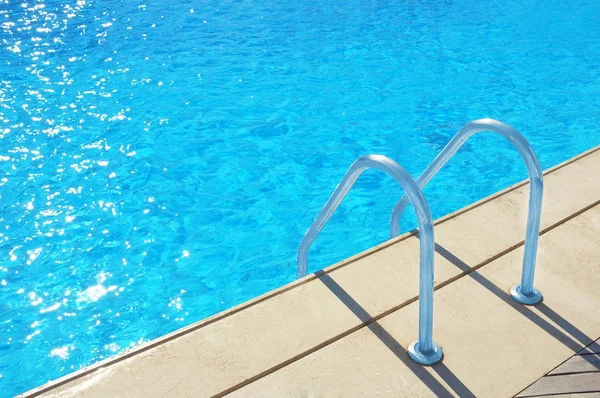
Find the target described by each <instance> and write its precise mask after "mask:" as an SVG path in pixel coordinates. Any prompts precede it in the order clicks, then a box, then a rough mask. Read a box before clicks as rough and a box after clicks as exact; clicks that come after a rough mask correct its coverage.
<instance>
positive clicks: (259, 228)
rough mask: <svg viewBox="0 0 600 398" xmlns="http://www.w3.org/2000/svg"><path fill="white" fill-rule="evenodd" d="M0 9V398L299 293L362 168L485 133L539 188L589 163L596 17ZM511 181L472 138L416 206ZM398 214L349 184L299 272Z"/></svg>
mask: <svg viewBox="0 0 600 398" xmlns="http://www.w3.org/2000/svg"><path fill="white" fill-rule="evenodd" d="M0 5H1V7H0V135H1V137H2V141H1V144H2V148H1V151H0V174H1V176H0V184H1V187H0V195H1V196H2V197H1V199H2V201H1V206H2V215H1V219H0V239H1V242H2V252H3V253H4V255H3V256H2V257H1V263H0V274H1V275H0V281H1V282H0V284H1V285H0V306H1V307H0V308H1V313H0V331H1V332H0V375H1V376H0V391H2V393H0V394H6V395H7V396H9V395H14V394H16V393H20V392H23V391H25V390H28V389H30V388H33V387H35V386H37V385H40V384H42V383H44V382H46V381H48V380H50V379H55V378H57V377H60V376H61V375H64V374H66V373H69V372H71V371H74V370H77V369H79V368H80V367H81V366H84V365H88V364H90V363H93V362H95V361H98V360H100V359H103V358H106V357H108V356H111V355H114V354H116V353H118V352H120V351H122V350H124V349H127V348H129V347H132V346H135V345H137V344H139V343H141V342H144V341H147V340H149V339H153V338H155V337H158V336H160V335H162V334H165V333H167V332H170V331H172V330H175V329H177V328H180V327H182V326H184V325H187V324H189V323H192V322H194V321H197V320H200V319H202V318H205V317H207V316H209V315H211V314H214V313H217V312H219V311H222V310H224V309H227V308H229V307H231V306H233V305H235V304H238V303H241V302H243V301H245V300H248V299H250V298H252V297H255V296H257V295H259V294H261V293H264V292H266V291H268V290H271V289H273V288H275V287H278V286H280V285H282V284H284V283H286V282H290V281H292V280H293V279H294V275H295V255H296V249H297V245H298V243H299V242H300V239H301V238H302V235H303V234H304V232H305V230H306V229H307V228H308V226H309V225H310V223H311V221H312V220H313V218H314V217H315V216H316V215H317V213H318V211H319V210H320V208H321V206H322V205H323V204H324V203H325V201H326V200H327V198H328V196H329V195H330V193H331V192H332V190H333V188H334V187H335V186H336V184H337V183H338V182H339V180H340V178H341V177H342V175H343V174H344V172H345V171H346V169H347V168H348V166H349V165H350V164H351V163H352V161H354V160H355V159H356V158H357V157H359V156H361V155H364V154H369V153H379V154H383V155H387V156H389V157H391V158H392V159H394V160H396V161H398V162H399V163H401V164H402V165H403V166H405V167H406V168H407V169H408V170H409V171H410V172H411V173H412V174H413V175H414V176H417V175H418V174H419V173H420V172H421V171H422V170H424V169H425V167H426V166H427V165H428V164H429V163H430V162H431V160H432V159H433V158H434V157H435V155H436V154H437V153H438V152H439V151H440V149H441V148H442V147H443V146H444V145H445V144H446V142H447V141H448V140H449V139H450V138H451V136H452V135H453V134H454V133H455V132H456V131H457V130H458V129H459V128H460V127H461V126H462V125H463V124H465V123H466V122H468V121H470V120H472V119H477V118H481V117H492V118H496V119H499V120H502V121H505V122H507V123H509V124H511V125H512V126H514V127H515V128H517V129H519V130H520V131H521V132H522V133H523V134H524V135H525V136H526V137H527V138H528V139H529V140H530V141H531V144H532V145H533V147H534V148H535V149H536V151H537V153H538V156H539V157H540V161H541V163H542V165H543V167H544V168H548V167H550V166H552V165H554V164H557V163H559V162H561V161H563V160H566V159H567V158H569V157H572V156H574V155H576V154H578V153H580V152H582V151H584V150H586V149H588V148H591V147H593V146H595V145H598V144H600V131H599V130H598V129H597V128H596V125H597V124H598V122H599V117H600V113H599V110H598V107H597V101H598V98H599V97H600V31H599V30H598V29H596V27H597V23H598V18H599V17H600V3H598V2H594V1H592V0H590V1H587V0H574V1H572V2H563V1H557V0H549V1H545V2H541V1H531V0H524V1H515V0H508V1H507V2H503V3H502V4H499V3H498V2H492V1H488V0H484V1H474V0H459V1H439V2H430V4H428V3H427V2H417V1H405V2H383V1H365V0H361V1H358V0H350V1H348V2H325V3H321V4H316V3H314V2H310V1H302V0H301V1H298V2H275V1H269V0H267V1H235V2H234V1H223V2H219V1H217V2H208V3H204V4H203V3H199V2H191V1H187V2H186V1H174V2H159V1H150V0H149V1H143V0H137V1H123V2H120V1H114V0H109V1H102V2H99V1H83V0H79V1H58V0H38V1H31V2H30V1H26V0H22V2H13V1H9V0H0ZM526 176H527V174H526V171H525V167H524V166H523V164H522V161H521V160H520V158H519V155H518V154H517V153H516V151H514V149H512V148H511V147H510V146H509V144H507V143H505V142H503V141H502V139H501V138H500V137H494V136H490V135H481V136H476V137H474V138H473V139H471V140H470V141H469V142H468V143H467V145H466V146H465V147H464V148H463V149H462V150H461V151H460V152H459V154H457V156H456V157H455V158H454V159H453V160H452V161H451V162H450V163H449V164H448V166H447V167H446V168H445V169H444V170H442V172H441V173H440V175H439V176H438V177H436V178H435V179H434V180H433V181H432V182H431V183H430V184H429V186H428V187H427V188H426V189H425V193H426V196H427V198H428V200H429V203H430V206H431V208H432V212H433V214H434V217H440V216H442V215H444V214H446V213H448V212H450V211H452V210H455V209H457V208H460V207H462V206H465V205H467V204H469V203H471V202H473V201H475V200H477V199H480V198H482V197H484V196H486V195H489V194H491V193H493V192H495V191H497V190H499V189H501V188H504V187H506V186H508V185H510V184H512V183H514V182H516V181H519V180H521V179H524V178H526ZM455 184H456V186H457V187H458V188H454V185H455ZM400 195H401V192H400V190H399V188H397V185H396V184H395V183H394V182H393V180H392V179H391V178H389V177H387V176H385V175H383V174H380V173H377V172H375V171H370V172H366V173H365V174H364V175H363V176H362V177H361V178H360V180H359V182H358V183H357V185H356V187H355V189H354V190H353V191H352V192H351V193H350V195H349V197H348V198H347V199H346V201H345V202H344V203H343V204H342V205H341V207H340V209H339V210H338V211H337V212H336V214H335V215H334V216H333V218H332V219H331V221H330V222H329V224H328V225H327V226H326V228H325V229H324V231H323V233H322V234H321V235H320V236H319V238H318V239H317V241H316V243H315V246H314V248H313V250H312V251H311V256H310V263H309V266H310V268H309V271H314V270H316V269H319V268H322V267H323V266H326V265H328V264H330V263H333V262H335V261H337V260H340V259H343V258H345V257H347V256H349V255H352V254H354V253H357V252H359V251H361V250H363V249H366V248H368V247H370V246H373V245H375V244H377V243H380V242H382V241H384V240H386V239H387V234H388V223H389V217H390V213H391V210H392V208H393V205H394V204H395V202H396V200H397V199H398V198H399V197H400ZM410 217H412V216H411V215H409V216H408V217H407V220H406V221H403V226H404V227H405V228H412V227H414V226H415V221H414V219H411V218H410Z"/></svg>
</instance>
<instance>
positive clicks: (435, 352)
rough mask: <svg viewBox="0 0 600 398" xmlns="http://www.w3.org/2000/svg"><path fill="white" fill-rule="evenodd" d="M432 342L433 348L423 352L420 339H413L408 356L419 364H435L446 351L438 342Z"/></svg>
mask: <svg viewBox="0 0 600 398" xmlns="http://www.w3.org/2000/svg"><path fill="white" fill-rule="evenodd" d="M432 344H433V347H432V348H433V349H432V350H431V351H430V352H427V353H423V352H421V350H419V341H413V342H412V343H410V345H409V346H408V356H410V358H411V359H412V360H413V361H415V362H416V363H418V364H421V365H433V364H434V363H436V362H438V361H439V360H440V359H442V356H443V355H444V353H443V352H442V347H440V346H439V345H437V344H436V343H432Z"/></svg>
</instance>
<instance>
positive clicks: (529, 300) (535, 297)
mask: <svg viewBox="0 0 600 398" xmlns="http://www.w3.org/2000/svg"><path fill="white" fill-rule="evenodd" d="M510 296H511V297H512V298H513V300H515V301H516V302H517V303H521V304H525V305H534V304H537V303H539V302H540V301H542V293H540V291H539V290H537V289H536V288H535V287H534V288H533V291H532V292H531V294H528V295H524V294H523V293H521V285H517V286H513V287H512V288H511V289H510Z"/></svg>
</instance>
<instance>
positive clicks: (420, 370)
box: [318, 273, 475, 397]
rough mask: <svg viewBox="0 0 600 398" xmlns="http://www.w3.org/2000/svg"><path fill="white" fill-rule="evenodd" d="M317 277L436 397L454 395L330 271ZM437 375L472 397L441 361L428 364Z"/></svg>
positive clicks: (459, 392)
mask: <svg viewBox="0 0 600 398" xmlns="http://www.w3.org/2000/svg"><path fill="white" fill-rule="evenodd" d="M318 279H319V280H320V281H321V282H322V283H323V284H324V285H325V286H326V287H327V288H328V289H329V290H330V291H331V293H333V294H334V295H335V296H336V297H337V298H338V299H339V300H340V301H341V302H342V303H344V305H346V307H348V309H349V310H350V311H352V313H354V315H356V317H357V318H358V319H359V320H360V321H361V322H362V323H363V324H364V325H365V326H366V327H367V328H368V329H369V330H370V331H371V332H373V334H374V335H375V336H376V337H377V338H378V339H379V340H380V341H381V342H382V343H383V344H384V345H385V346H386V347H387V348H388V349H389V350H390V351H391V352H392V353H393V354H394V355H395V356H396V357H397V358H398V359H399V360H400V361H401V362H402V363H403V364H404V365H405V366H406V367H407V368H408V369H409V370H410V371H412V372H413V373H414V374H415V376H417V377H418V378H419V379H420V380H421V381H422V382H423V383H424V384H425V385H426V386H427V387H428V388H429V389H430V390H431V392H432V393H433V394H435V395H436V396H438V397H449V396H453V394H452V393H451V392H450V391H449V390H448V389H447V388H446V387H445V386H444V385H443V384H442V383H440V382H439V381H438V380H437V379H436V378H435V377H434V376H433V375H432V374H431V373H429V372H428V371H427V369H426V368H424V367H422V366H419V365H418V364H416V363H415V362H413V361H411V360H410V358H409V357H408V354H407V352H406V349H405V348H404V347H402V345H401V344H400V343H399V342H398V341H397V340H396V339H395V338H394V337H393V336H392V335H391V334H390V333H389V332H388V331H387V330H385V328H384V327H383V326H381V324H380V323H379V322H377V320H376V319H375V318H373V317H372V316H371V315H370V314H369V313H368V312H367V310H365V309H364V308H363V307H362V306H361V305H360V304H359V303H358V302H357V301H356V300H354V299H353V298H352V296H350V295H349V294H348V292H346V291H345V290H344V288H342V287H341V286H340V285H339V284H338V283H337V282H336V281H335V280H333V278H331V276H330V275H329V274H325V273H322V274H320V275H319V277H318ZM430 368H431V369H433V370H434V371H435V372H436V373H437V374H438V376H439V377H440V378H441V379H442V380H444V382H445V383H446V384H447V385H448V386H449V387H450V388H451V389H452V390H453V391H454V394H456V395H458V396H459V397H475V395H474V394H473V393H472V392H471V391H470V390H469V389H468V388H467V386H466V385H464V384H463V383H462V382H461V381H460V379H459V378H458V377H456V375H454V373H452V371H451V370H450V369H448V367H447V366H446V365H444V364H443V361H442V362H437V363H436V364H434V365H431V366H430Z"/></svg>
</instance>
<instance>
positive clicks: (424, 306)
mask: <svg viewBox="0 0 600 398" xmlns="http://www.w3.org/2000/svg"><path fill="white" fill-rule="evenodd" d="M371 168H374V169H378V170H381V171H384V172H386V173H388V174H389V175H391V176H392V177H394V179H395V180H396V181H397V182H398V183H399V184H400V186H401V187H402V188H403V189H404V192H406V196H407V197H408V200H410V202H411V203H412V204H413V206H414V208H415V212H416V214H417V219H418V222H419V230H420V233H419V237H420V250H421V253H420V260H419V262H420V270H419V339H418V340H417V341H414V342H413V343H411V345H410V346H409V349H408V353H409V355H410V357H411V358H412V359H413V360H414V361H416V362H418V363H420V364H423V365H430V364H433V363H435V362H437V361H439V360H440V359H441V357H442V349H441V347H440V346H439V345H437V344H436V343H434V342H433V274H434V273H433V253H434V244H435V240H434V236H433V221H432V219H431V211H430V210H429V206H428V205H427V201H426V200H425V197H424V196H423V192H422V191H421V188H419V186H418V185H417V183H416V182H415V180H414V179H413V178H412V176H411V175H410V174H409V173H408V172H407V171H406V170H405V169H404V168H403V167H402V166H400V165H399V164H398V163H396V162H394V161H393V160H392V159H390V158H388V157H385V156H382V155H367V156H363V157H361V158H359V159H358V160H356V161H355V162H354V163H352V165H351V166H350V168H349V169H348V171H347V172H346V174H345V175H344V178H342V181H341V182H340V183H339V185H338V186H337V187H336V188H335V190H334V191H333V193H332V194H331V197H330V198H329V200H328V201H327V203H325V206H323V208H322V209H321V212H320V213H319V215H318V216H317V218H315V220H314V221H313V223H312V225H311V226H310V228H309V229H308V231H306V234H305V235H304V237H303V238H302V241H301V242H300V247H299V248H298V278H301V277H303V276H305V275H306V269H307V265H308V250H309V249H310V246H311V245H312V243H313V242H314V240H315V238H316V237H317V235H318V234H319V232H321V230H322V229H323V227H324V226H325V224H326V223H327V221H329V219H330V218H331V216H332V215H333V213H334V211H335V210H336V209H337V208H338V206H339V204H340V203H341V202H342V200H343V199H344V197H345V196H346V194H347V193H348V192H349V191H350V189H351V188H352V186H353V185H354V183H355V182H356V180H357V179H358V177H359V176H360V175H361V174H362V173H363V172H364V171H365V170H367V169H371Z"/></svg>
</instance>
